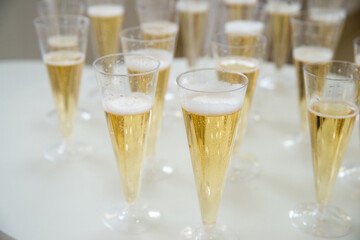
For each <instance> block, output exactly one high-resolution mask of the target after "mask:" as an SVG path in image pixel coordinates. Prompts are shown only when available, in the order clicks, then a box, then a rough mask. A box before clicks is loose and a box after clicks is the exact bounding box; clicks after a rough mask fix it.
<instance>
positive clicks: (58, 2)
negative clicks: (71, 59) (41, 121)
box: [37, 0, 91, 124]
mask: <svg viewBox="0 0 360 240" xmlns="http://www.w3.org/2000/svg"><path fill="white" fill-rule="evenodd" d="M37 12H38V16H39V17H41V16H49V15H63V14H68V15H84V12H85V4H84V3H83V2H81V1H70V0H51V1H47V0H42V1H40V2H38V3H37ZM49 41H51V44H52V45H53V46H54V47H56V46H57V47H58V48H64V49H66V48H71V47H74V46H75V45H76V39H75V38H72V37H71V36H57V37H54V38H52V39H51V40H49ZM78 116H79V117H80V118H81V119H82V120H85V121H88V120H90V119H91V114H90V112H89V111H87V110H86V109H84V108H82V107H79V108H78ZM45 119H46V121H47V122H49V123H54V124H55V123H57V119H58V116H57V112H56V110H55V109H53V110H50V111H49V112H48V113H46V118H45Z"/></svg>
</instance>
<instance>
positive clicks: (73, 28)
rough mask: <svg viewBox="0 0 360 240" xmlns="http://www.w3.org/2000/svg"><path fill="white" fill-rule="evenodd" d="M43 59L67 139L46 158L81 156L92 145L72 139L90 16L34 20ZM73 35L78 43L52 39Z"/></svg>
mask: <svg viewBox="0 0 360 240" xmlns="http://www.w3.org/2000/svg"><path fill="white" fill-rule="evenodd" d="M34 25H35V28H36V32H37V35H38V40H39V45H40V50H41V54H42V57H43V61H44V63H45V64H46V68H47V71H48V75H49V80H50V84H51V88H52V93H53V96H54V100H55V106H56V110H57V114H58V117H59V122H60V126H61V130H62V136H63V139H64V141H63V142H62V143H61V144H58V145H55V146H53V147H51V148H49V149H47V150H46V151H45V153H44V155H45V158H46V159H48V160H50V161H61V160H66V159H69V158H75V157H78V156H79V154H81V153H85V152H87V151H88V150H90V148H89V147H87V146H85V145H81V144H75V143H73V142H72V135H73V127H74V121H75V117H76V109H77V103H78V96H79V88H80V80H81V73H82V67H83V64H84V60H85V51H86V46H87V34H88V26H89V19H88V18H86V17H83V16H77V15H56V16H43V17H38V18H36V19H35V20H34ZM58 37H60V38H61V37H71V38H73V39H74V41H75V43H76V44H75V45H73V46H72V47H69V48H66V49H64V48H58V47H57V46H55V47H54V46H53V45H52V39H54V38H58Z"/></svg>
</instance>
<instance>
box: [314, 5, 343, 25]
mask: <svg viewBox="0 0 360 240" xmlns="http://www.w3.org/2000/svg"><path fill="white" fill-rule="evenodd" d="M310 17H311V19H312V20H315V21H319V22H328V23H337V22H340V21H342V20H344V19H345V17H346V10H345V9H332V10H327V9H322V8H313V9H310Z"/></svg>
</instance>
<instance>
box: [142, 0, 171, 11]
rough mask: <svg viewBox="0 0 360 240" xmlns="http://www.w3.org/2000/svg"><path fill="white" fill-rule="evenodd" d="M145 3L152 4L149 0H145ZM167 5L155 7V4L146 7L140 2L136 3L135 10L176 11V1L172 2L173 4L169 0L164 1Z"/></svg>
mask: <svg viewBox="0 0 360 240" xmlns="http://www.w3.org/2000/svg"><path fill="white" fill-rule="evenodd" d="M144 1H145V2H147V3H148V2H151V1H149V0H144ZM164 2H166V3H167V4H166V5H161V6H157V5H156V6H155V5H154V4H150V5H146V6H144V5H143V4H142V3H140V1H136V4H135V8H136V10H159V11H161V10H168V9H170V10H175V7H176V0H172V1H171V2H170V1H169V0H166V1H164Z"/></svg>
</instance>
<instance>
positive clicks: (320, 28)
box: [284, 13, 342, 147]
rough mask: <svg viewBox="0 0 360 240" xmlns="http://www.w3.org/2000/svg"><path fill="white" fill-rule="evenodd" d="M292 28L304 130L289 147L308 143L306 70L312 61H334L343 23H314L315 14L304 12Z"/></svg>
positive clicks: (290, 140) (293, 23)
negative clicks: (306, 65)
mask: <svg viewBox="0 0 360 240" xmlns="http://www.w3.org/2000/svg"><path fill="white" fill-rule="evenodd" d="M291 26H292V40H293V44H292V45H293V58H294V65H295V72H296V80H297V93H298V101H299V115H300V120H301V130H300V132H299V133H297V134H296V136H294V137H292V138H291V139H287V140H286V141H285V142H284V146H286V147H290V146H293V145H294V144H299V143H302V142H303V141H304V140H305V139H304V135H306V134H307V133H308V131H309V130H308V129H309V124H308V118H307V116H308V113H307V106H306V96H305V80H304V72H303V67H304V65H305V64H307V63H310V62H328V61H330V60H332V58H333V56H334V51H335V48H336V44H337V42H338V39H339V36H340V33H341V28H342V21H334V22H329V21H318V20H314V18H313V14H311V13H303V14H300V15H297V16H294V17H292V18H291Z"/></svg>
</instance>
